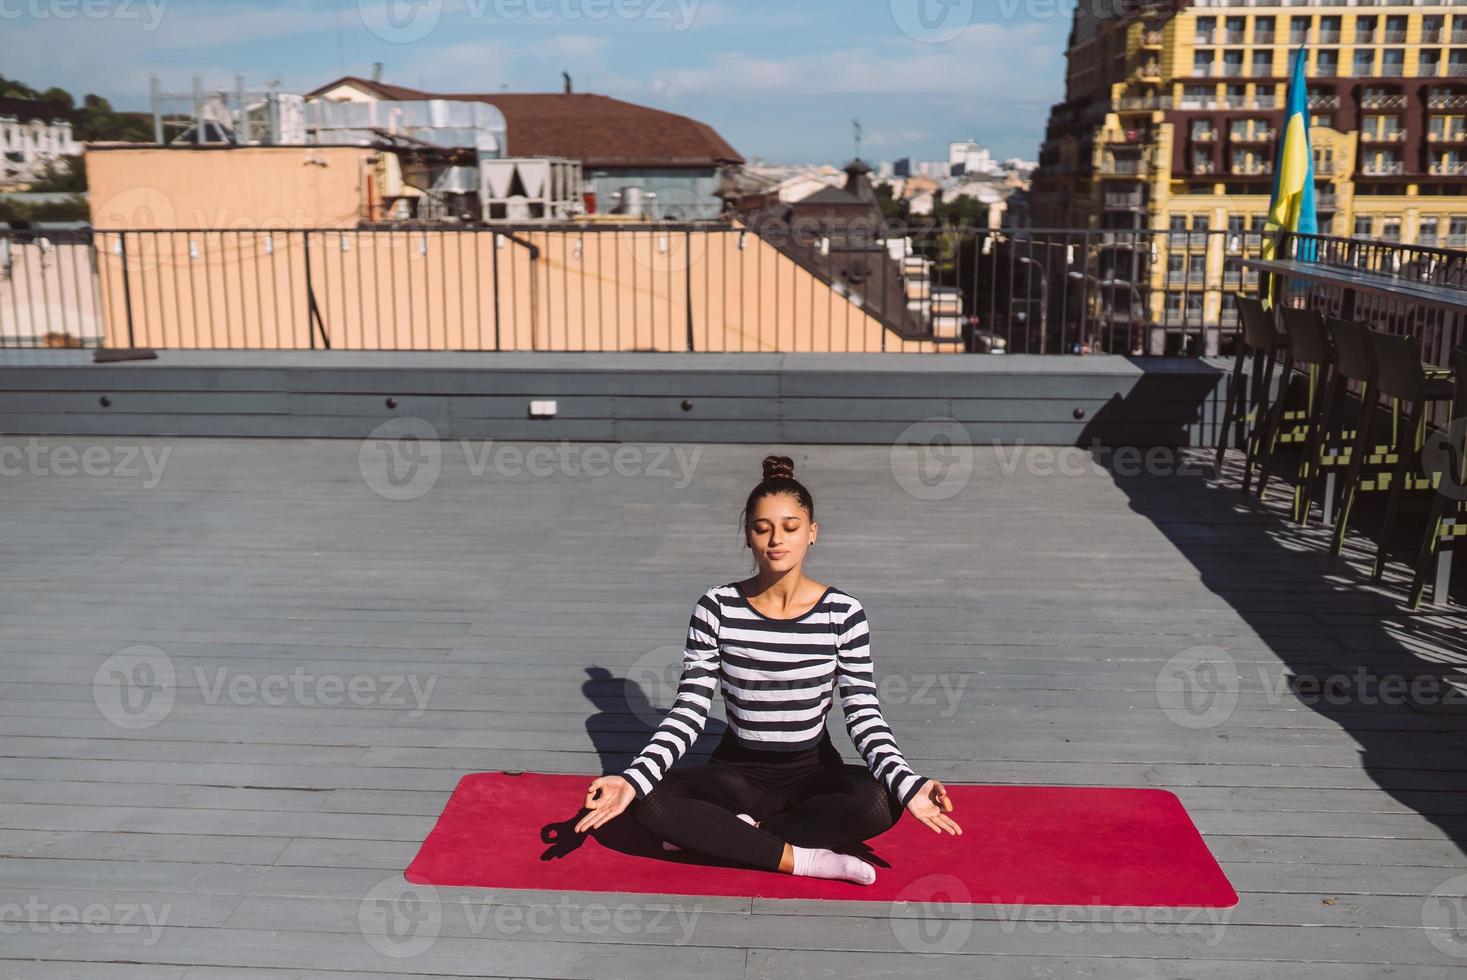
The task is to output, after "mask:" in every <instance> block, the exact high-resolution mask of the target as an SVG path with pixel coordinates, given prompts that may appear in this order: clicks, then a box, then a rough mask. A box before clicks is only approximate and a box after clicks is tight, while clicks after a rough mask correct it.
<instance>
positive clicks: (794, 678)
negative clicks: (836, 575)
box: [576, 456, 962, 885]
mask: <svg viewBox="0 0 1467 980" xmlns="http://www.w3.org/2000/svg"><path fill="white" fill-rule="evenodd" d="M740 523H741V525H742V528H743V534H744V536H745V543H746V544H747V546H748V547H749V548H750V549H751V550H752V551H753V553H754V560H755V562H756V563H757V565H758V572H757V573H756V574H755V575H754V577H753V578H751V579H746V580H744V581H742V582H731V583H729V584H727V585H720V586H715V587H714V588H711V589H709V590H708V591H707V592H705V593H703V595H702V596H700V597H699V598H698V601H697V602H696V603H695V604H694V606H693V614H692V618H691V620H690V622H689V624H688V640H687V649H686V650H685V651H684V653H683V671H682V677H681V679H680V681H679V683H678V693H677V699H676V701H675V702H674V703H673V706H672V710H671V711H670V712H669V713H668V715H667V717H666V718H664V719H663V721H662V724H661V725H660V726H659V727H658V729H657V731H656V732H654V733H653V735H652V738H651V740H650V741H649V742H648V743H647V746H646V748H644V749H643V750H642V752H641V753H640V754H639V755H638V756H637V757H636V758H635V759H634V760H632V763H631V765H630V766H628V767H627V768H626V769H624V770H622V772H621V773H619V774H615V775H605V776H601V777H600V778H599V779H596V780H594V781H593V782H592V783H591V785H590V788H589V790H588V791H587V793H586V799H585V803H584V805H585V807H586V810H587V811H588V812H587V813H586V814H585V815H584V816H583V817H582V818H581V819H580V821H578V822H577V823H576V832H577V833H583V832H585V831H588V830H594V829H595V828H597V827H599V826H601V825H602V824H604V823H606V821H608V820H610V819H612V818H613V817H616V816H617V815H618V814H620V813H621V812H622V811H623V810H625V809H626V808H627V806H628V805H629V804H630V803H631V802H632V801H633V800H634V799H635V800H637V801H638V805H637V807H636V809H635V810H634V811H633V812H634V815H635V817H636V819H637V822H638V823H640V824H641V825H642V826H644V827H646V828H647V829H648V830H650V831H652V833H654V834H656V835H657V836H659V837H661V838H662V839H663V841H664V842H665V843H664V845H663V846H664V847H667V848H669V849H671V850H679V849H681V848H684V847H686V848H690V849H692V850H694V851H698V852H700V853H702V854H706V855H709V856H710V857H715V858H719V859H722V860H726V861H731V862H734V863H738V864H743V865H748V866H751V867H756V868H763V869H766V870H770V871H781V872H784V873H785V874H795V875H808V876H812V877H817V878H838V879H844V880H846V881H854V882H856V883H858V884H864V885H869V884H871V883H872V882H873V881H875V880H876V869H875V868H873V867H872V866H871V865H870V864H869V863H867V862H866V861H862V860H861V859H859V858H857V857H854V856H852V855H849V854H840V853H837V852H835V851H833V850H831V848H836V847H844V846H848V845H851V844H857V843H859V842H861V841H863V840H866V839H868V838H871V837H875V836H876V835H877V834H880V833H882V832H884V831H885V830H887V829H888V828H890V827H891V826H892V825H893V824H895V823H896V821H897V820H898V819H899V818H900V817H901V813H902V809H903V808H904V807H905V808H906V809H907V810H909V811H911V813H912V815H913V816H915V817H916V818H917V819H918V820H921V821H922V822H923V823H924V824H926V825H927V826H928V827H931V828H932V830H933V831H934V832H936V833H949V834H961V833H962V828H960V827H959V826H958V825H957V823H956V822H955V821H953V819H952V818H951V817H949V816H947V815H946V814H948V813H951V812H952V811H953V803H952V800H951V799H949V798H948V795H947V790H946V788H945V787H944V786H943V785H942V783H940V782H939V781H937V780H936V779H924V778H922V777H921V776H919V775H917V774H916V773H915V772H913V771H912V770H911V768H910V767H909V766H908V765H907V762H906V759H904V758H903V757H902V754H901V752H900V751H899V750H898V748H897V744H896V740H895V738H894V737H893V736H892V733H891V729H890V728H888V727H887V725H886V721H885V719H883V718H882V715H881V706H880V703H879V702H878V700H877V697H876V685H875V683H874V682H873V681H874V676H873V671H872V664H871V654H870V642H869V636H868V629H867V620H866V612H865V610H864V609H863V608H862V606H861V603H860V602H859V601H857V600H856V598H855V597H854V596H851V595H849V594H848V593H845V592H842V591H841V590H840V589H837V588H835V587H834V586H826V585H821V584H820V583H819V582H815V581H813V580H811V579H808V578H806V577H805V575H804V564H805V555H806V553H807V551H808V549H810V548H812V547H814V545H815V539H816V536H817V535H818V533H819V529H820V526H819V525H818V524H817V523H816V522H815V504H814V501H813V500H812V499H811V497H810V492H809V491H808V490H807V489H805V487H804V485H803V484H801V483H800V482H799V481H798V480H796V479H795V478H794V463H793V461H792V460H790V459H789V457H787V456H769V457H766V458H765V460H764V479H763V481H761V482H760V483H759V484H758V485H757V486H756V487H754V490H753V492H752V493H750V494H749V499H748V500H747V502H746V503H745V505H744V511H743V515H742V518H741V522H740ZM836 687H839V690H840V699H841V708H842V710H843V712H844V714H845V722H846V731H847V732H848V733H849V734H850V736H851V741H852V742H854V743H855V745H856V748H857V749H858V750H859V751H860V753H861V756H862V758H863V759H865V761H866V765H865V766H864V767H863V766H857V765H847V764H846V763H845V761H844V760H843V759H842V758H841V756H840V753H839V751H837V750H836V748H835V746H834V745H833V744H832V743H831V741H830V733H829V731H828V730H827V729H826V727H825V717H826V715H827V713H828V712H829V711H830V707H831V701H832V692H833V690H834V689H835V688H836ZM715 688H721V689H722V691H723V696H724V702H725V704H726V706H727V709H728V711H727V714H728V728H727V729H726V730H725V731H724V734H723V739H722V741H720V742H719V744H718V746H717V747H716V748H715V749H714V751H713V753H712V755H711V756H710V757H709V760H708V764H707V765H704V766H690V767H683V768H681V769H673V768H672V765H673V763H674V762H676V761H677V760H678V759H679V758H680V757H681V756H682V754H683V753H684V752H686V751H687V750H688V748H689V747H691V746H692V744H693V743H694V742H695V741H697V739H698V736H699V735H700V734H701V733H702V731H703V727H704V724H705V723H706V722H707V720H708V710H709V708H710V706H711V705H712V702H713V694H714V690H715Z"/></svg>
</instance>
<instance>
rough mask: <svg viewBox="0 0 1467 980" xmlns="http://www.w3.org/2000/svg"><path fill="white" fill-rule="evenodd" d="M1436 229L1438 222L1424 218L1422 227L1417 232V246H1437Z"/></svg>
mask: <svg viewBox="0 0 1467 980" xmlns="http://www.w3.org/2000/svg"><path fill="white" fill-rule="evenodd" d="M1436 229H1437V220H1436V219H1435V218H1422V219H1421V226H1420V228H1419V229H1418V230H1417V232H1416V244H1418V245H1435V244H1436Z"/></svg>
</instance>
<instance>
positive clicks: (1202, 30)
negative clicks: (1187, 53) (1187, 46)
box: [1193, 17, 1217, 44]
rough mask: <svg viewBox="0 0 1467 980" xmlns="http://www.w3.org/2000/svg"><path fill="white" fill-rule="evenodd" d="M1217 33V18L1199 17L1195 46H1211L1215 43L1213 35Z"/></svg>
mask: <svg viewBox="0 0 1467 980" xmlns="http://www.w3.org/2000/svg"><path fill="white" fill-rule="evenodd" d="M1216 32H1217V18H1216V17H1198V18H1197V37H1196V38H1195V39H1194V41H1193V43H1194V44H1211V43H1212V42H1213V35H1214V34H1215V33H1216Z"/></svg>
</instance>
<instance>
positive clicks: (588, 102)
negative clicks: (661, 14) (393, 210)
mask: <svg viewBox="0 0 1467 980" xmlns="http://www.w3.org/2000/svg"><path fill="white" fill-rule="evenodd" d="M346 83H355V84H356V85H358V86H360V87H362V88H365V89H367V90H368V91H372V92H376V93H377V94H378V95H380V96H381V97H382V98H384V99H391V100H409V101H411V100H416V99H451V100H455V101H460V102H487V103H489V104H490V105H492V106H494V107H495V108H497V109H498V110H499V111H500V112H501V113H503V114H504V119H505V123H506V124H507V125H508V130H509V132H508V137H509V149H508V153H509V155H510V156H517V157H540V156H554V157H568V158H569V159H572V160H580V161H581V162H582V163H583V164H585V166H587V167H715V166H718V165H719V164H723V163H743V162H744V158H743V157H741V156H739V153H738V151H737V150H735V149H734V148H733V147H732V146H729V145H728V143H727V142H725V141H724V139H723V137H722V136H719V135H718V133H716V132H715V131H714V130H713V128H712V127H711V126H709V125H707V124H706V123H701V122H698V121H697V120H696V119H689V118H688V117H687V116H679V115H677V114H676V113H672V112H663V111H662V110H661V109H652V108H648V107H647V106H641V105H636V104H634V103H631V102H623V101H621V100H620V99H613V98H611V97H609V96H605V95H591V94H589V93H586V94H581V93H575V94H571V95H565V94H560V93H508V92H492V93H445V92H423V91H419V90H418V89H411V88H405V87H403V86H401V85H389V84H387V83H386V82H373V81H370V80H368V79H365V78H357V77H355V76H352V75H347V76H345V77H343V78H338V79H337V80H336V81H334V82H331V83H329V84H327V85H323V86H321V87H320V88H318V89H315V90H314V91H311V92H308V93H306V95H307V97H311V96H318V95H320V94H321V93H323V92H327V91H329V90H331V89H333V88H335V87H336V86H338V85H342V84H346Z"/></svg>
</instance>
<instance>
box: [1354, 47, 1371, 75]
mask: <svg viewBox="0 0 1467 980" xmlns="http://www.w3.org/2000/svg"><path fill="white" fill-rule="evenodd" d="M1354 66H1355V67H1354V72H1355V76H1356V77H1357V78H1365V77H1368V76H1369V75H1371V74H1373V73H1374V71H1375V52H1374V51H1371V50H1369V49H1368V48H1367V49H1365V50H1357V51H1356V52H1355V61H1354Z"/></svg>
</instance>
